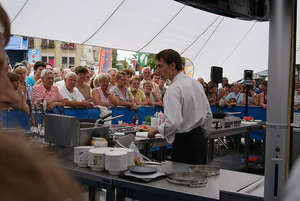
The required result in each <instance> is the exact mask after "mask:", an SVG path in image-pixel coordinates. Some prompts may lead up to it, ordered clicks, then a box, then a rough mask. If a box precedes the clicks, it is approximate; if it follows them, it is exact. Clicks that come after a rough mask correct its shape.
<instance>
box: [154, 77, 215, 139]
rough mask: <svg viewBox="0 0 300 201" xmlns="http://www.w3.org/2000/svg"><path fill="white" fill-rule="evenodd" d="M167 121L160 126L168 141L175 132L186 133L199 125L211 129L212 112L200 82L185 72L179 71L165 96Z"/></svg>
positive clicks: (173, 137)
mask: <svg viewBox="0 0 300 201" xmlns="http://www.w3.org/2000/svg"><path fill="white" fill-rule="evenodd" d="M164 111H165V122H164V123H163V124H161V125H160V126H159V127H158V131H159V133H160V134H161V135H162V136H163V137H164V138H166V140H167V142H168V143H172V142H173V141H174V139H175V133H186V132H188V131H190V130H192V129H194V128H196V127H198V126H201V127H202V128H204V129H206V130H207V129H209V128H210V126H211V123H212V113H211V110H210V105H209V102H208V100H207V98H206V95H205V93H204V90H203V87H202V86H201V84H199V82H198V81H197V80H195V79H193V78H191V77H189V76H187V75H185V74H184V73H183V72H181V73H178V74H177V75H176V76H175V77H174V79H173V82H172V84H171V85H170V86H169V87H168V90H167V91H166V94H165V96H164Z"/></svg>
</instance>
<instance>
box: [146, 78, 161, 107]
mask: <svg viewBox="0 0 300 201" xmlns="http://www.w3.org/2000/svg"><path fill="white" fill-rule="evenodd" d="M152 88H153V83H152V82H151V81H149V80H148V81H146V82H144V92H145V95H146V98H147V99H148V100H149V105H154V106H159V107H163V106H164V103H163V102H162V101H161V99H160V97H159V95H158V94H157V93H155V92H153V91H152Z"/></svg>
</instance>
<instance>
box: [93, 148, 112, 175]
mask: <svg viewBox="0 0 300 201" xmlns="http://www.w3.org/2000/svg"><path fill="white" fill-rule="evenodd" d="M110 150H113V148H112V147H99V148H94V149H90V150H89V158H88V166H89V167H91V168H92V170H94V171H103V170H104V167H105V153H106V152H109V151H110Z"/></svg>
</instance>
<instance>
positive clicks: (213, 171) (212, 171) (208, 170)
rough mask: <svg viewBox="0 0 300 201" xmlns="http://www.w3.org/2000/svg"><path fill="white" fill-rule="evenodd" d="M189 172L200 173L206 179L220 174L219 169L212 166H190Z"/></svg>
mask: <svg viewBox="0 0 300 201" xmlns="http://www.w3.org/2000/svg"><path fill="white" fill-rule="evenodd" d="M190 172H197V173H201V174H203V175H204V176H206V177H211V176H215V175H219V174H220V168H218V167H216V166H212V165H192V166H191V167H190Z"/></svg>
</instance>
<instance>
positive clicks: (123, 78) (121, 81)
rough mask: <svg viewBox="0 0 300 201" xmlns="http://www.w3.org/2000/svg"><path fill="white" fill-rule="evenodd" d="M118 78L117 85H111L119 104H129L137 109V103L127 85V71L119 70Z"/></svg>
mask: <svg viewBox="0 0 300 201" xmlns="http://www.w3.org/2000/svg"><path fill="white" fill-rule="evenodd" d="M116 78H117V81H116V86H113V87H111V88H110V91H111V92H113V93H114V94H115V95H116V97H117V100H118V105H120V106H128V107H130V109H131V110H136V109H137V104H136V103H135V101H134V100H133V99H132V98H131V97H130V94H129V91H128V89H127V87H126V85H127V82H128V78H127V74H126V73H125V72H118V73H117V75H116Z"/></svg>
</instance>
